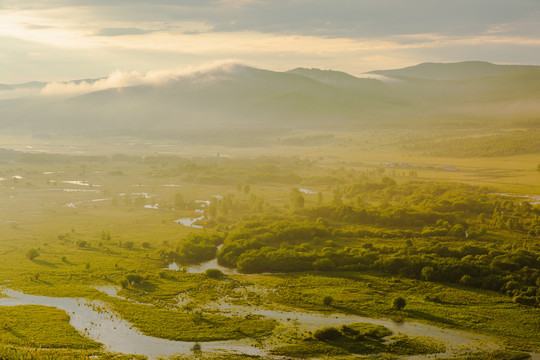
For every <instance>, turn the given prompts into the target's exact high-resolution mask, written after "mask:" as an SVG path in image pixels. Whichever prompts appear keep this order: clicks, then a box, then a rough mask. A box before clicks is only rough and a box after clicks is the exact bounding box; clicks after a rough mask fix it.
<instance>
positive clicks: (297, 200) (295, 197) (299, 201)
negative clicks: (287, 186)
mask: <svg viewBox="0 0 540 360" xmlns="http://www.w3.org/2000/svg"><path fill="white" fill-rule="evenodd" d="M290 200H291V207H292V208H293V209H302V208H303V207H304V196H302V193H301V192H300V190H298V188H292V190H291V199H290Z"/></svg>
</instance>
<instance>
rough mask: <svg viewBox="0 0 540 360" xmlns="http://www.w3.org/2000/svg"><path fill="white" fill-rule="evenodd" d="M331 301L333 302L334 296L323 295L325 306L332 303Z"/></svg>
mask: <svg viewBox="0 0 540 360" xmlns="http://www.w3.org/2000/svg"><path fill="white" fill-rule="evenodd" d="M333 302H334V298H333V297H331V296H325V297H324V299H323V304H324V305H326V306H330V305H332V303H333Z"/></svg>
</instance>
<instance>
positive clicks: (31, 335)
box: [0, 131, 540, 359]
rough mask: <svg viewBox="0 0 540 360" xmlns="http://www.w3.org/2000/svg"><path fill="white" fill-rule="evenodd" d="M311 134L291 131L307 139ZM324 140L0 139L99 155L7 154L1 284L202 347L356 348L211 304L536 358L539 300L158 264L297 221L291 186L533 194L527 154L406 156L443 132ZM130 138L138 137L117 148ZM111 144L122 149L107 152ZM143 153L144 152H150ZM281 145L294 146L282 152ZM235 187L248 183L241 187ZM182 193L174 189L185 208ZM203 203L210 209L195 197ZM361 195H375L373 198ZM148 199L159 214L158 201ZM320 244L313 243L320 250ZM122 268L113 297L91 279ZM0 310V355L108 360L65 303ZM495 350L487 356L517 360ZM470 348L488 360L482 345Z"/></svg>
mask: <svg viewBox="0 0 540 360" xmlns="http://www.w3.org/2000/svg"><path fill="white" fill-rule="evenodd" d="M318 135H320V133H317V132H310V133H308V134H301V135H299V137H300V139H304V138H305V137H307V140H310V139H312V138H311V137H313V136H318ZM331 135H332V136H323V137H320V138H315V139H318V140H317V141H315V142H314V143H313V142H310V141H307V140H306V141H304V140H302V141H299V143H300V144H301V145H291V143H295V141H296V140H294V138H293V140H294V141H292V140H290V139H289V140H288V141H285V142H284V141H282V140H280V143H282V145H280V146H279V147H277V146H273V144H275V143H272V141H275V142H277V141H278V140H276V139H274V140H272V141H270V140H268V142H267V143H264V144H263V145H264V146H259V147H256V148H230V147H229V148H225V147H220V146H211V145H198V146H195V145H189V146H188V145H185V144H175V143H172V144H171V143H160V142H156V143H151V144H150V143H144V144H140V143H137V142H133V141H131V140H126V139H118V140H119V141H118V144H119V145H118V144H117V145H115V144H114V143H112V142H107V143H104V142H103V143H101V142H99V143H98V142H92V141H86V140H85V141H81V142H77V143H75V142H74V143H73V144H71V146H72V147H64V146H61V144H63V143H64V142H63V140H51V141H44V140H37V139H31V138H24V139H23V138H18V139H13V138H11V139H3V140H5V141H4V142H3V143H4V144H5V145H6V146H9V147H11V148H19V149H26V150H28V148H25V147H24V146H32V147H33V148H34V149H37V150H41V149H44V150H47V151H51V152H59V153H65V154H67V153H74V152H76V151H81V152H83V153H85V154H96V155H97V157H95V158H86V157H84V156H82V157H76V158H75V157H69V156H68V157H67V158H64V157H62V158H55V157H54V156H52V157H41V158H40V157H37V160H36V158H32V156H29V157H25V158H15V159H5V160H2V161H1V163H0V177H1V178H3V180H1V181H0V198H1V200H2V204H3V206H2V207H0V262H1V263H2V267H0V281H1V282H2V286H3V287H4V288H11V289H15V290H20V291H23V292H24V293H27V294H37V295H46V296H54V297H75V298H86V299H89V300H99V301H102V302H103V303H105V304H107V306H108V307H109V308H110V309H111V311H113V312H114V313H116V314H118V315H119V316H121V317H122V318H124V319H125V320H127V321H129V322H130V323H132V324H133V325H134V327H135V328H137V329H139V330H140V331H141V332H142V333H144V334H147V335H151V336H155V337H160V338H164V339H170V340H182V341H201V342H204V341H210V340H239V339H246V341H251V342H253V343H255V344H258V345H257V346H259V347H261V346H268V347H270V348H274V349H275V350H274V353H275V354H283V355H287V356H298V357H312V356H319V357H324V356H326V355H332V356H334V355H335V356H338V355H339V356H344V357H346V356H350V353H355V352H359V351H358V349H356V348H354V346H357V345H358V344H357V343H354V342H353V343H354V344H353V345H354V346H353V347H351V346H352V345H351V344H349V342H350V340H348V339H343V338H341V339H337V340H335V341H334V340H332V341H334V342H332V341H330V342H328V341H318V340H317V341H315V340H308V341H306V340H305V338H306V337H308V338H309V336H310V335H308V334H307V331H308V330H306V329H300V328H297V327H295V326H293V325H283V324H281V323H278V322H276V321H275V320H273V319H271V318H267V317H264V316H256V315H253V314H252V315H249V310H248V315H249V316H248V315H246V314H237V315H236V316H230V315H224V314H222V310H220V309H221V308H220V306H219V305H223V304H230V305H236V306H251V307H252V308H264V309H273V310H283V311H291V312H294V311H309V312H315V313H320V314H332V313H342V314H351V315H359V316H365V317H372V318H390V319H395V320H397V321H403V320H405V321H409V320H411V321H418V322H422V323H426V324H432V325H436V326H439V327H443V328H452V329H458V330H466V331H471V332H474V333H478V334H484V335H489V336H491V337H494V338H495V339H497V341H499V342H500V343H501V344H503V346H504V347H505V348H507V349H510V350H518V351H535V352H540V341H539V340H538V336H537V334H538V333H539V331H540V313H539V311H538V308H534V307H530V306H524V305H520V304H518V303H515V302H513V301H512V297H510V296H508V295H507V294H503V293H500V292H498V291H491V290H485V289H478V288H474V287H471V286H466V285H464V284H456V283H450V282H444V281H437V282H435V281H422V280H420V279H412V278H407V277H406V276H399V275H393V274H385V273H383V272H377V271H372V270H369V271H343V270H339V271H331V272H327V271H304V272H298V273H280V274H253V275H246V274H236V275H227V276H223V277H222V278H219V279H212V278H208V277H207V276H205V274H191V273H184V272H181V271H171V270H166V269H165V268H166V266H167V265H168V263H167V261H166V260H165V259H164V257H163V254H164V253H165V252H171V251H179V248H180V247H181V245H182V243H183V241H184V239H185V238H186V236H187V235H188V234H189V233H197V234H202V235H205V234H209V233H216V234H219V235H220V236H223V237H225V236H226V235H227V234H229V233H230V232H232V231H234V230H235V229H237V227H238V225H237V224H239V223H242V222H245V221H247V220H250V219H251V217H252V216H253V215H254V214H258V215H259V216H269V217H271V216H281V217H290V218H291V219H292V218H294V216H296V215H294V214H293V212H292V210H294V209H293V208H294V204H293V203H291V189H292V188H293V187H297V188H303V189H308V190H309V193H304V194H303V195H302V196H303V199H304V204H303V207H304V208H311V207H314V206H317V204H323V205H324V204H331V203H332V202H333V201H334V200H335V199H334V196H335V195H334V190H336V189H339V188H340V186H343V185H345V184H347V183H348V182H349V181H352V180H351V179H353V180H354V179H360V178H368V179H371V180H373V181H377V182H379V181H381V179H382V178H383V177H390V178H391V179H393V180H394V181H395V182H396V183H397V184H406V183H407V182H409V181H411V180H413V181H422V182H424V181H433V180H436V181H441V182H462V183H467V184H470V185H475V186H476V185H480V186H489V187H490V188H491V189H493V190H492V191H493V192H500V193H514V194H520V195H531V196H537V195H540V188H539V187H538V184H539V183H540V173H539V172H538V171H537V170H536V168H537V165H538V164H537V163H538V154H537V153H534V154H521V155H511V156H504V157H489V158H481V157H460V158H449V157H433V156H425V155H422V154H418V153H417V152H414V151H412V150H411V151H404V150H403V145H404V144H411V143H413V142H418V141H422V140H423V139H424V138H430V139H434V138H435V139H440V138H441V137H443V136H445V135H444V133H425V134H414V133H411V132H408V133H406V134H405V133H401V132H384V131H375V132H369V133H368V132H365V133H364V132H362V133H353V132H350V133H349V132H348V133H340V132H334V133H332V134H331ZM454 135H455V134H454ZM321 139H322V140H321ZM323 140H324V141H323ZM321 141H323V143H321ZM46 143H47V144H46ZM128 143H129V144H132V145H131V146H130V147H126V146H125V145H126V144H128ZM283 144H285V145H283ZM306 144H307V145H306ZM164 145H166V146H164ZM121 152H122V153H124V154H126V155H127V156H126V157H117V158H116V159H115V158H113V157H111V155H112V154H118V153H121ZM184 153H190V154H191V155H185V154H184ZM218 153H219V154H220V155H219V157H218V156H217V154H218ZM143 154H146V155H147V156H146V157H145V158H144V159H143V158H142V157H141V155H143ZM181 154H184V155H181ZM204 154H206V155H204ZM290 154H296V155H297V156H296V157H293V158H292V157H290ZM227 156H231V157H232V158H228V157H227ZM261 173H263V174H269V176H268V178H269V179H273V181H264V180H260V174H261ZM257 179H258V180H257ZM291 179H293V180H291ZM74 181H80V182H79V183H75V182H74ZM245 185H249V190H248V191H246V187H245ZM319 193H320V195H319ZM177 194H181V195H182V198H183V200H184V202H182V203H181V204H180V203H179V202H178V201H177ZM228 194H231V195H230V199H231V202H232V204H233V205H234V206H233V207H231V208H230V209H226V208H223V207H220V206H221V205H219V204H220V203H219V202H217V201H216V202H215V203H214V202H212V201H214V200H213V199H217V198H216V196H221V197H227V196H228ZM197 200H205V201H206V200H208V201H211V203H210V205H207V206H206V207H203V206H202V205H201V204H202V203H197V202H196V201H197ZM345 201H346V202H348V201H351V202H352V201H353V200H352V199H345ZM364 201H365V202H366V203H367V204H369V205H372V206H378V205H379V200H378V198H376V197H374V196H371V197H367V198H366V199H365V200H364ZM155 204H158V206H157V208H153V207H156V206H155ZM145 206H146V207H145ZM150 206H151V207H150ZM212 206H216V209H217V210H216V211H217V214H216V215H215V216H214V217H212V219H210V220H209V219H204V220H202V221H201V222H200V223H199V224H200V225H202V226H204V229H197V228H188V227H185V226H182V225H180V224H177V223H175V222H174V220H176V219H179V218H182V217H197V216H199V215H200V214H199V213H197V212H195V210H202V211H204V212H205V215H207V216H210V214H209V208H211V207H212ZM238 209H239V210H238ZM412 230H414V231H420V230H421V229H420V230H418V229H412ZM493 234H494V233H492V235H493ZM501 234H502V235H501ZM326 240H333V241H334V242H335V244H336V246H337V247H338V248H345V247H351V248H361V247H362V245H364V244H365V243H367V242H370V243H373V244H375V245H376V246H378V247H380V248H383V247H388V248H390V247H398V246H402V245H403V243H404V240H403V239H400V238H398V239H394V238H383V237H380V238H370V239H361V240H357V239H348V240H347V239H345V238H340V237H334V238H332V239H324V241H326ZM431 240H433V239H427V240H426V239H420V238H418V239H414V242H415V245H418V246H421V245H422V246H423V245H426V246H427V245H428V244H429V242H430V241H431ZM324 241H323V242H322V243H321V244H318V245H317V244H315V245H313V248H314V249H315V250H317V251H322V250H323V248H324V247H325V246H326V245H325V243H324ZM445 241H448V242H449V243H451V240H445ZM490 242H492V243H493V244H495V245H496V246H497V249H504V248H505V247H507V248H508V249H512V247H514V248H519V247H524V246H526V247H527V248H528V249H533V248H534V247H535V246H537V245H538V238H537V237H536V238H530V237H527V236H526V235H524V234H521V235H520V234H517V235H516V234H515V233H511V232H510V231H509V230H504V231H503V232H501V233H500V234H499V235H497V236H495V235H493V236H492V237H491V238H486V239H485V241H484V242H483V246H488V245H489V243H490ZM524 244H525V245H524ZM30 249H35V250H37V252H38V253H39V256H37V257H36V258H34V259H32V260H30V259H29V258H28V257H27V253H28V250H30ZM129 274H138V275H140V276H141V277H142V281H141V282H140V283H138V284H130V285H129V286H127V288H125V289H121V290H119V292H118V295H120V296H121V297H122V298H117V297H112V296H107V295H106V294H104V293H103V292H100V291H99V290H97V289H96V288H95V287H96V286H116V287H120V283H121V281H122V280H123V279H125V277H126V275H129ZM326 296H331V297H332V299H333V302H332V304H331V305H330V306H329V305H325V304H324V302H323V299H324V298H325V297H326ZM398 296H401V297H403V298H405V299H406V300H407V306H406V307H405V309H403V310H395V309H392V306H391V300H392V298H395V297H398ZM180 299H181V301H180ZM433 299H437V301H433ZM0 313H1V319H2V320H1V321H2V323H0V324H1V328H0V342H2V344H6V345H5V346H4V347H3V348H2V349H1V350H0V357H1V356H4V357H6V358H19V359H48V358H51V359H52V358H66V359H68V358H85V357H87V356H90V355H92V354H99V356H102V358H107V357H111V356H116V355H111V354H106V353H105V352H103V349H99V344H98V343H96V342H94V341H92V340H90V339H88V338H87V337H84V336H83V335H82V334H80V333H79V332H77V331H76V330H75V329H74V328H72V327H71V326H70V325H69V323H68V321H69V316H68V315H66V314H65V313H64V312H62V311H60V310H57V309H54V308H45V307H39V306H30V307H27V306H25V307H20V306H18V307H13V308H7V307H0ZM507 319H511V321H509V320H507ZM370 341H371V340H370ZM373 341H374V342H373V343H372V345H373V347H374V349H372V352H381V351H384V352H388V353H390V354H389V355H385V356H387V358H393V357H397V356H399V355H400V354H409V353H410V351H412V353H415V354H420V353H422V352H420V351H419V350H418V348H420V347H422V346H421V345H420V343H419V342H421V341H420V340H417V341H416V342H414V341H412V342H411V341H409V342H408V343H407V341H405V340H404V341H403V342H404V343H406V344H408V345H407V346H405V347H406V348H407V349H409V350H400V351H398V350H395V351H389V350H387V349H386V350H381V348H380V347H378V346H379V345H380V346H382V345H381V344H382V342H376V341H375V340H373ZM8 345H9V346H8ZM40 346H41V347H44V346H45V347H46V346H49V347H51V348H69V349H70V350H50V351H49V350H47V351H42V350H38V348H39V347H40ZM385 346H386V345H385ZM202 348H203V350H204V344H203V345H202ZM396 349H397V348H396ZM410 349H413V350H414V349H416V350H414V351H413V350H410ZM407 351H409V352H407ZM360 352H361V351H360ZM432 352H435V350H433V351H432ZM364 353H366V354H369V353H370V351H365V352H364ZM500 354H502V353H499V355H496V356H507V358H508V359H518V358H519V356H523V355H522V354H518V355H516V354H513V353H505V354H504V355H500ZM508 354H509V355H508ZM219 356H222V357H223V358H231V359H232V358H235V357H236V358H242V356H241V355H219ZM470 356H473V357H469V358H474V356H477V358H479V359H482V358H486V359H488V358H497V357H496V356H495V355H493V354H492V353H483V354H475V355H470ZM494 356H495V357H494ZM215 357H216V358H218V355H215ZM463 358H467V357H463ZM501 358H504V357H501Z"/></svg>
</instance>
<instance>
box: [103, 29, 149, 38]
mask: <svg viewBox="0 0 540 360" xmlns="http://www.w3.org/2000/svg"><path fill="white" fill-rule="evenodd" d="M154 31H155V30H144V29H138V28H132V27H130V28H103V29H100V30H98V31H96V33H95V35H96V36H124V35H141V34H149V33H151V32H154Z"/></svg>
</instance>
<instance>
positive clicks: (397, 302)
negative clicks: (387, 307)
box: [392, 296, 407, 310]
mask: <svg viewBox="0 0 540 360" xmlns="http://www.w3.org/2000/svg"><path fill="white" fill-rule="evenodd" d="M405 305H407V302H406V301H405V299H404V298H402V297H401V296H398V297H397V298H394V300H392V307H393V308H394V309H396V310H401V309H403V308H404V307H405Z"/></svg>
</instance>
